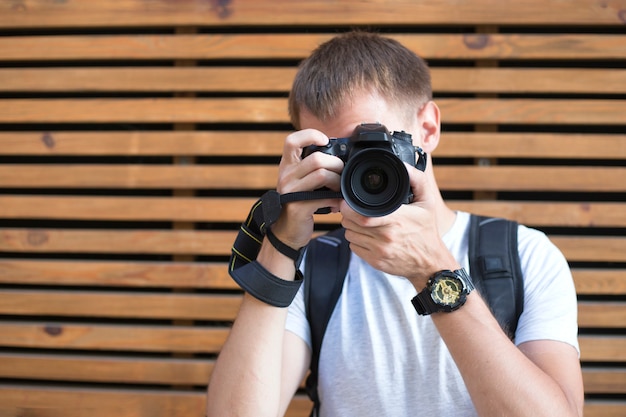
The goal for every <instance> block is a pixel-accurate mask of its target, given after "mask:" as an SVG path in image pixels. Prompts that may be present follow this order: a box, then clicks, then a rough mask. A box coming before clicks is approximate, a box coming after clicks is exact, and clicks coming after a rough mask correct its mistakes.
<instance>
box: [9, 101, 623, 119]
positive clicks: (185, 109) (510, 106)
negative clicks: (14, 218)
mask: <svg viewBox="0 0 626 417" xmlns="http://www.w3.org/2000/svg"><path fill="white" fill-rule="evenodd" d="M437 104H438V105H439V107H440V108H441V112H442V119H443V123H488V124H490V123H514V124H573V125H580V124H584V125H598V124H600V125H605V124H622V123H626V112H624V109H625V108H626V101H625V100H618V99H615V100H608V99H596V100H592V99H577V100H573V99H567V100H566V99H495V98H494V99H490V98H474V99H469V98H463V99H455V98H440V99H437ZM235 122H236V123H289V119H288V116H287V103H286V100H285V99H282V98H127V99H115V98H109V99H104V98H86V99H7V100H1V101H0V123H235Z"/></svg>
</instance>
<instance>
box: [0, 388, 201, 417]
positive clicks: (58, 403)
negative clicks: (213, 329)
mask: <svg viewBox="0 0 626 417" xmlns="http://www.w3.org/2000/svg"><path fill="white" fill-rule="evenodd" d="M205 401H206V400H205V394H204V392H203V391H191V390H187V391H184V390H169V389H123V388H86V387H80V386H74V387H67V386H65V387H56V386H46V385H19V384H6V383H5V384H1V385H0V415H1V416H2V417H18V416H24V415H34V416H41V415H45V416H46V417H84V416H93V417H110V416H119V417H132V416H137V415H146V416H151V417H171V416H190V417H192V416H193V417H202V416H203V415H204V412H205ZM138 413H139V414H138Z"/></svg>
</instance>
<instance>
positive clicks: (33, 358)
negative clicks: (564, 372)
mask: <svg viewBox="0 0 626 417" xmlns="http://www.w3.org/2000/svg"><path fill="white" fill-rule="evenodd" d="M213 365H214V361H213V360H207V359H176V358H158V359H154V358H141V357H119V356H102V355H68V354H45V355H44V354H37V353H34V354H33V353H11V352H0V377H2V378H16V379H36V380H57V381H75V382H81V381H84V382H103V383H128V384H133V383H134V384H172V385H183V384H184V385H205V384H206V383H207V382H208V381H209V378H210V375H211V372H212V370H213ZM583 379H584V386H585V392H586V393H591V394H601V393H604V394H606V393H611V394H620V393H626V371H624V370H622V369H614V368H613V369H611V368H609V369H607V368H594V367H583Z"/></svg>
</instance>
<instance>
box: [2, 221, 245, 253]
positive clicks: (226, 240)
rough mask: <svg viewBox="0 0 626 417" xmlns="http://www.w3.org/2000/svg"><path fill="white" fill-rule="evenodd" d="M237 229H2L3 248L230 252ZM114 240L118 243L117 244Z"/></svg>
mask: <svg viewBox="0 0 626 417" xmlns="http://www.w3.org/2000/svg"><path fill="white" fill-rule="evenodd" d="M235 236H236V232H234V231H216V230H211V231H203V230H134V231H133V230H67V229H43V228H42V229H28V230H27V229H13V228H4V229H0V251H7V252H12V251H14V252H31V251H32V252H65V253H67V252H69V253H125V254H158V253H162V254H166V253H172V254H179V255H183V254H197V255H223V256H226V255H230V250H231V247H232V243H233V242H234V241H235ZM111 242H115V244H114V245H112V244H111Z"/></svg>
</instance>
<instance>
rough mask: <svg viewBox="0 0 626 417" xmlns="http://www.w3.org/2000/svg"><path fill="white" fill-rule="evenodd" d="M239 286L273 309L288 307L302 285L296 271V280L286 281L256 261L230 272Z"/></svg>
mask: <svg viewBox="0 0 626 417" xmlns="http://www.w3.org/2000/svg"><path fill="white" fill-rule="evenodd" d="M230 276H231V277H233V279H234V280H235V282H237V284H239V286H240V287H241V288H242V289H243V290H244V291H246V292H247V293H249V294H250V295H252V296H253V297H255V298H256V299H258V300H261V301H263V302H264V303H267V304H269V305H272V306H274V307H289V305H290V304H291V302H292V301H293V299H294V298H295V296H296V293H297V292H298V289H299V288H300V285H302V274H301V273H300V271H299V270H297V269H296V280H295V281H286V280H284V279H281V278H278V277H277V276H276V275H273V274H272V273H271V272H269V271H268V270H267V269H265V268H263V267H262V266H261V264H259V263H258V262H257V261H253V262H250V263H248V264H246V265H244V266H241V267H239V268H237V269H235V270H232V271H230Z"/></svg>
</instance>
